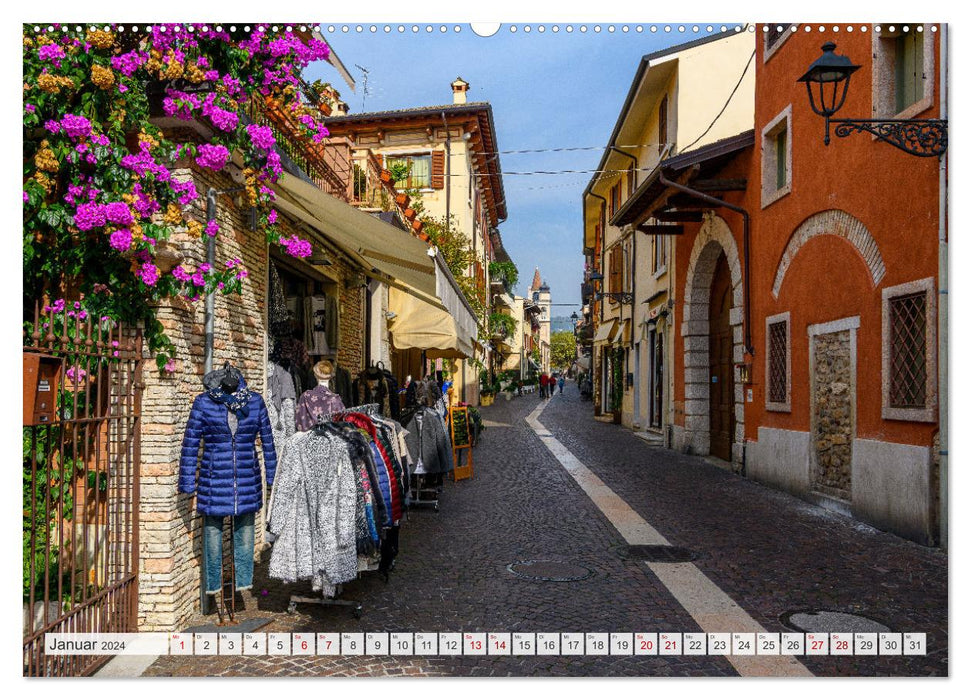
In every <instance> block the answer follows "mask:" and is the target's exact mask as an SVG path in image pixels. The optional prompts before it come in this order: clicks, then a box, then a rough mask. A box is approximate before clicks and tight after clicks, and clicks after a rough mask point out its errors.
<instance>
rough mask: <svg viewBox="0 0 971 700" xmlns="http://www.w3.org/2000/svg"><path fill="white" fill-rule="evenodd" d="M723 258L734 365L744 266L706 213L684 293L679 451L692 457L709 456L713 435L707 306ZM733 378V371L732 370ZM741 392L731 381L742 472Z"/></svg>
mask: <svg viewBox="0 0 971 700" xmlns="http://www.w3.org/2000/svg"><path fill="white" fill-rule="evenodd" d="M722 253H724V255H725V257H726V259H727V261H728V269H729V272H730V274H731V286H732V308H731V312H730V325H731V327H732V334H733V348H732V350H733V360H734V362H742V360H743V357H744V349H743V336H742V318H743V315H744V314H743V312H742V292H743V290H742V265H741V261H740V259H739V254H738V246H737V245H736V243H735V238H734V236H732V232H731V229H730V228H729V227H728V224H727V223H726V222H725V220H724V219H723V218H721V217H720V216H717V215H715V214H712V213H711V212H707V213H706V214H705V220H704V222H703V223H702V225H701V230H700V231H699V232H698V235H697V236H696V237H695V243H694V247H693V248H692V249H691V258H690V260H689V262H688V274H687V277H686V281H685V289H684V321H683V323H682V324H681V336H682V337H683V338H684V398H685V401H684V440H683V447H684V449H686V450H687V451H689V452H691V453H692V454H699V455H707V454H709V453H710V447H711V442H710V440H711V434H710V423H709V415H710V410H711V405H710V391H711V387H710V383H709V382H710V374H711V367H710V359H709V355H708V349H709V333H710V328H709V310H710V309H709V305H710V299H711V288H712V281H713V278H714V274H715V264H716V263H717V261H718V258H719V256H720V255H721V254H722ZM736 375H737V370H736ZM743 391H744V390H743V387H742V384H741V382H740V381H739V377H738V376H736V377H735V435H734V439H733V441H732V464H733V466H734V468H735V469H740V468H741V464H742V448H743V440H744V435H745V413H744V404H743V400H744V396H743Z"/></svg>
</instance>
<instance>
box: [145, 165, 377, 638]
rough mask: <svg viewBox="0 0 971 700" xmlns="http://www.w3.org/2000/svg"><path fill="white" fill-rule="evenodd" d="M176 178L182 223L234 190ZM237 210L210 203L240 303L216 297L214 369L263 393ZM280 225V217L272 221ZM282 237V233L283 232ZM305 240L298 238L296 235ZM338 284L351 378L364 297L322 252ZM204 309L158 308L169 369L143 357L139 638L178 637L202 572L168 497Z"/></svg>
mask: <svg viewBox="0 0 971 700" xmlns="http://www.w3.org/2000/svg"><path fill="white" fill-rule="evenodd" d="M174 174H175V176H176V177H177V178H189V177H191V178H194V180H195V184H196V188H197V190H198V191H199V192H200V194H202V195H203V197H201V198H200V199H199V201H198V206H196V205H193V206H191V207H189V208H188V209H187V210H186V213H187V214H188V215H189V216H191V217H193V218H195V219H197V220H199V221H200V222H203V223H204V222H205V218H206V213H205V197H204V194H205V192H206V191H207V190H208V188H209V187H215V188H216V189H228V188H232V187H235V186H236V183H235V182H233V181H232V179H231V178H230V177H229V176H227V175H225V174H217V173H212V172H210V171H199V170H196V169H195V168H193V169H189V168H183V169H181V170H175V171H174ZM244 215H245V210H240V209H237V207H236V206H235V205H234V203H233V201H232V197H231V196H228V195H223V196H221V197H220V198H219V200H218V207H217V219H218V221H219V225H220V235H219V236H218V237H217V244H216V264H217V265H222V264H224V262H225V260H227V259H229V258H232V257H239V258H241V259H242V261H243V265H244V266H245V268H246V269H247V270H248V272H249V275H248V277H247V278H246V279H245V280H243V286H242V291H241V293H240V294H238V295H236V294H234V295H231V296H223V295H221V294H218V293H217V294H216V303H215V337H214V342H213V348H214V362H213V365H214V367H220V366H221V365H222V364H223V362H225V361H227V360H228V361H230V362H232V363H233V364H234V365H236V366H237V367H239V368H240V370H242V372H243V374H244V376H245V377H246V381H247V383H248V385H249V386H250V388H252V389H253V390H254V391H257V392H260V393H261V394H262V393H264V392H265V387H266V341H267V333H266V297H267V269H268V268H267V263H268V259H269V255H268V246H267V243H266V240H265V238H264V236H263V235H262V234H261V233H256V232H253V231H250V230H249V228H248V222H247V220H246V218H245V216H244ZM281 219H282V217H281ZM283 225H284V227H285V230H286V229H287V228H289V224H288V223H284V224H283ZM302 235H303V236H306V234H302ZM171 240H172V242H173V243H175V245H176V246H177V248H178V249H179V250H180V252H181V253H182V254H183V255H184V256H185V264H186V266H187V267H188V268H189V269H195V268H196V267H197V266H198V265H199V264H201V263H202V262H204V261H205V246H206V237H205V235H203V237H202V238H193V237H191V236H190V235H189V234H188V233H176V234H174V235H173V237H172V239H171ZM323 248H324V249H325V251H326V253H327V255H328V257H329V258H330V259H331V261H332V262H333V267H332V268H331V269H332V270H333V271H334V272H335V273H336V275H337V277H338V278H339V281H338V284H339V287H340V289H341V293H340V294H341V295H340V313H341V319H340V347H339V351H338V363H339V364H341V365H342V366H344V367H347V368H348V369H349V370H351V371H353V372H356V371H358V370H359V369H360V368H361V367H362V365H363V359H364V306H363V294H364V290H363V289H362V288H360V287H354V288H351V289H347V288H345V284H344V280H346V279H348V278H349V276H350V275H351V274H352V272H353V271H354V270H355V268H354V266H353V265H354V264H353V263H352V262H351V261H350V260H348V259H347V258H345V257H344V256H343V255H341V254H340V253H339V252H338V251H337V250H336V249H335V248H333V247H332V246H328V245H324V246H323ZM204 314H205V312H204V302H203V300H202V299H200V300H199V301H198V302H196V303H195V304H190V303H187V302H184V301H182V300H177V299H171V300H166V302H165V303H163V304H161V305H160V307H159V309H158V319H159V321H160V322H161V323H162V325H163V327H164V328H165V332H166V333H167V334H168V336H169V338H170V339H171V340H172V342H173V343H174V344H175V347H176V355H175V358H176V369H175V371H174V372H173V373H171V374H165V375H162V374H160V373H159V372H158V371H157V370H156V369H155V363H154V358H151V357H149V356H146V358H147V360H148V361H147V362H146V371H145V373H144V375H145V389H144V394H143V404H142V438H141V502H140V504H139V523H140V528H141V532H140V545H139V546H140V552H139V559H140V567H139V568H140V571H139V628H140V629H141V630H142V631H152V630H159V631H165V630H175V629H179V628H181V627H183V626H184V625H185V623H186V621H187V620H188V619H189V617H190V616H191V615H192V614H193V613H194V612H196V611H198V605H199V599H200V596H199V590H200V588H199V587H200V565H201V542H202V538H201V522H202V520H201V517H199V516H198V515H197V514H196V513H195V509H194V503H193V502H192V499H191V498H190V497H189V496H186V495H184V494H179V493H177V492H176V487H177V482H178V468H179V453H180V450H181V445H182V438H183V435H184V432H185V425H186V422H187V420H188V416H189V410H190V408H191V405H192V401H193V399H194V397H195V396H196V395H197V394H199V393H200V392H201V391H202V388H203V387H202V375H203V361H204V344H205V328H204V324H205V315H204ZM263 531H264V527H263V518H262V512H261V513H259V514H258V515H257V519H256V550H257V554H256V556H257V558H258V559H259V557H260V553H261V549H263Z"/></svg>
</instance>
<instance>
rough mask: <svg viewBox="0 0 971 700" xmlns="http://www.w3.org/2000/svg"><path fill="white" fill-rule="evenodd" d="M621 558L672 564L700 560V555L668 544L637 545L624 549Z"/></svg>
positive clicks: (621, 551)
mask: <svg viewBox="0 0 971 700" xmlns="http://www.w3.org/2000/svg"><path fill="white" fill-rule="evenodd" d="M620 556H621V557H622V558H624V559H637V560H638V561H650V562H665V563H672V564H673V563H677V562H685V561H694V560H695V559H697V558H698V555H697V554H696V553H695V552H692V551H691V550H690V549H685V548H684V547H675V546H673V545H667V544H636V545H632V546H630V547H622V548H621V550H620Z"/></svg>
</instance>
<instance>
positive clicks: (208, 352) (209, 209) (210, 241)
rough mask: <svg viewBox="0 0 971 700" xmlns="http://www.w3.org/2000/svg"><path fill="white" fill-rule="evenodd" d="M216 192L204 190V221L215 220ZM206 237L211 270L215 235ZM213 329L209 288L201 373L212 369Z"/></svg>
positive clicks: (213, 305) (213, 295)
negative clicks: (203, 358)
mask: <svg viewBox="0 0 971 700" xmlns="http://www.w3.org/2000/svg"><path fill="white" fill-rule="evenodd" d="M217 194H218V192H217V191H216V188H214V187H210V188H209V190H208V191H207V192H206V223H209V222H212V221H215V220H216V195H217ZM206 238H207V241H206V262H207V263H209V269H210V270H212V269H213V268H214V267H215V266H216V237H215V236H208V235H207V236H206ZM215 331H216V291H215V290H214V289H211V290H209V292H207V293H206V345H205V360H204V362H203V365H202V368H203V374H209V373H210V372H211V371H212V346H213V337H214V336H215Z"/></svg>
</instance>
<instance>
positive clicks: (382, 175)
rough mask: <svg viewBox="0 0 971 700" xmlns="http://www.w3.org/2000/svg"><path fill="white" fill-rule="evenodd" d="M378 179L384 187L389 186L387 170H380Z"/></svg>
mask: <svg viewBox="0 0 971 700" xmlns="http://www.w3.org/2000/svg"><path fill="white" fill-rule="evenodd" d="M378 177H380V178H381V182H383V183H384V184H386V185H390V184H391V182H392V178H391V171H390V170H388V169H387V168H381V172H380V173H379V174H378Z"/></svg>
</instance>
